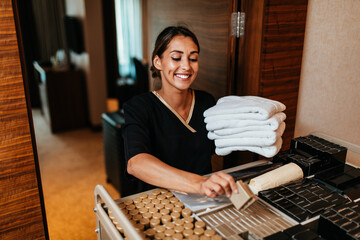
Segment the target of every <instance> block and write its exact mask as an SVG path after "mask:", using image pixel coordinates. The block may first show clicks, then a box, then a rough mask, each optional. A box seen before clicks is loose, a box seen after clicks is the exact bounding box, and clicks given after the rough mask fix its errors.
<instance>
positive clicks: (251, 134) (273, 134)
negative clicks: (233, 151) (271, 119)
mask: <svg viewBox="0 0 360 240" xmlns="http://www.w3.org/2000/svg"><path fill="white" fill-rule="evenodd" d="M285 126H286V124H285V122H282V123H281V124H280V125H279V128H278V129H276V130H275V131H271V130H269V131H244V132H240V133H234V134H232V133H230V131H229V134H225V135H224V134H223V135H219V134H217V131H221V130H217V131H210V132H208V135H207V136H208V138H209V139H210V140H216V139H228V138H256V139H258V138H268V139H278V138H279V137H281V136H282V135H283V133H284V131H285ZM223 130H225V129H223Z"/></svg>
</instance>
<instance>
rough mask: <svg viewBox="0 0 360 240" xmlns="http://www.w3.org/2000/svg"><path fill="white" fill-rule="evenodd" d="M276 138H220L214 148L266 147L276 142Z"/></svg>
mask: <svg viewBox="0 0 360 240" xmlns="http://www.w3.org/2000/svg"><path fill="white" fill-rule="evenodd" d="M276 140H277V138H276V136H274V137H272V138H252V137H248V138H221V139H216V140H215V146H216V147H219V148H224V147H236V146H255V147H268V146H271V145H273V144H274V143H275V142H276Z"/></svg>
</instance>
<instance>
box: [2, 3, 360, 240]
mask: <svg viewBox="0 0 360 240" xmlns="http://www.w3.org/2000/svg"><path fill="white" fill-rule="evenodd" d="M236 12H245V23H244V24H245V25H244V32H242V33H240V34H239V35H241V36H236V29H235V33H233V34H232V31H233V30H232V25H231V20H232V18H231V16H232V14H233V13H236ZM359 12H360V2H359V1H357V0H346V1H343V0H332V1H319V0H256V1H254V0H217V1H202V0H191V1H190V0H182V1H168V0H136V1H135V0H134V1H126V0H113V1H111V0H108V1H101V0H55V1H46V0H31V1H27V0H0V49H1V50H0V82H1V83H0V109H1V110H0V122H1V124H0V126H1V137H0V139H1V141H0V146H1V151H0V186H1V187H0V188H1V191H0V210H1V211H0V212H1V213H0V239H49V238H50V239H96V238H97V234H96V233H95V231H94V230H95V228H96V220H95V215H94V212H93V208H94V188H95V186H96V185H97V184H101V185H104V187H105V188H106V190H107V191H108V192H109V194H110V195H111V197H112V198H114V199H118V198H120V197H121V190H120V189H121V188H123V187H124V186H122V185H121V184H122V183H121V182H119V179H118V178H116V177H115V178H116V180H114V179H113V178H112V177H113V175H114V174H115V175H116V174H122V173H120V171H119V170H116V171H115V172H112V173H110V172H111V169H110V168H111V166H109V164H114V163H106V159H105V156H106V154H110V155H111V154H118V152H115V153H114V152H111V151H113V150H109V146H114V147H115V148H116V147H117V144H118V143H117V142H116V137H115V138H111V139H110V140H109V136H108V135H107V134H109V135H111V134H116V131H117V130H118V129H116V128H119V126H118V125H117V124H119V123H121V121H122V119H120V120H119V119H118V117H119V116H121V115H116V116H115V115H112V114H111V113H113V112H117V111H120V110H121V107H122V104H123V103H124V102H125V101H126V100H128V99H129V98H131V97H132V96H134V95H136V94H139V93H142V92H146V91H150V90H153V89H154V88H155V87H156V86H154V82H153V80H152V79H151V77H150V74H149V66H150V65H151V51H152V48H153V46H154V42H155V38H156V36H157V35H158V33H159V32H160V31H161V30H162V29H163V28H164V27H166V26H169V25H178V24H182V25H186V26H188V27H189V28H190V29H192V30H193V31H194V32H195V34H196V35H197V36H198V39H199V42H200V46H201V54H200V60H199V61H200V70H199V74H198V77H197V80H196V81H195V83H194V84H193V88H195V89H202V90H205V91H208V92H209V93H211V94H212V95H213V96H214V97H215V98H216V99H219V98H220V97H223V96H226V95H239V96H243V95H255V96H261V97H265V98H270V99H273V100H278V101H280V102H282V103H284V104H285V105H286V110H285V113H286V115H287V119H286V121H285V122H286V130H285V132H284V134H283V139H284V143H283V147H282V149H288V148H289V147H290V143H291V139H293V138H296V137H299V136H306V135H308V134H311V133H314V132H321V133H324V134H327V135H330V136H333V137H336V138H339V139H342V140H344V141H347V142H349V143H352V144H354V145H360V128H359V121H360V108H359V106H360V94H359V92H360V81H359V76H360V68H359V67H358V63H359V62H360V44H359V42H360V15H359ZM233 16H234V15H233ZM234 35H235V36H234ZM117 121H118V122H117ZM109 124H110V125H109ZM109 127H110V128H114V129H115V130H113V132H111V130H109V129H108V128H109ZM106 130H107V131H110V132H106ZM106 148H107V149H106ZM109 151H110V152H111V153H109ZM121 153H122V152H120V154H121ZM258 159H261V156H259V155H256V154H253V153H249V152H237V153H232V154H230V155H228V156H225V157H219V156H218V157H214V158H213V159H212V160H213V171H218V170H221V169H225V168H229V167H233V166H237V165H239V164H244V163H247V162H250V161H254V160H258ZM346 162H347V163H350V164H352V165H354V166H357V167H359V166H360V153H355V152H351V151H349V152H348V154H347V158H346ZM117 164H118V163H116V164H115V165H114V166H115V167H118V165H117ZM107 168H108V169H107ZM109 174H113V175H112V176H110V175H109ZM120 180H121V179H120ZM115 181H117V182H115Z"/></svg>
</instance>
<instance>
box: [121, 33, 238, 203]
mask: <svg viewBox="0 0 360 240" xmlns="http://www.w3.org/2000/svg"><path fill="white" fill-rule="evenodd" d="M199 49H200V47H199V43H198V41H197V38H196V36H195V35H194V34H193V33H192V32H191V31H190V30H189V29H187V28H185V27H175V26H171V27H167V28H165V29H164V30H163V31H162V32H161V33H160V34H159V36H158V38H157V40H156V42H155V48H154V52H153V55H152V56H153V59H152V62H153V66H152V68H151V69H152V71H153V76H154V77H157V78H160V79H161V83H162V86H161V88H160V89H158V90H156V91H153V92H152V93H151V92H148V93H145V94H142V95H139V96H137V97H134V98H133V99H131V100H130V101H129V102H127V103H125V105H124V112H125V126H124V127H123V136H124V141H125V158H126V160H127V161H128V162H127V171H128V173H129V174H130V175H133V176H135V177H136V178H138V179H140V180H141V181H140V180H135V179H134V180H135V181H138V183H139V185H142V186H141V187H139V189H140V190H142V191H144V190H147V189H150V188H153V187H154V186H158V187H163V188H168V189H173V190H179V191H183V192H189V193H200V194H203V195H206V196H208V197H216V196H218V195H223V194H226V195H228V196H229V195H230V194H231V192H232V191H237V188H236V185H235V182H234V179H233V178H232V177H231V176H230V175H228V174H225V173H222V172H218V173H215V174H213V175H211V176H210V177H203V176H202V175H205V174H209V173H211V155H212V154H213V153H214V145H213V142H212V141H210V140H209V139H207V131H206V128H205V123H204V117H203V112H204V111H205V110H206V109H208V108H209V107H211V106H213V105H214V104H215V99H214V98H213V96H211V95H210V94H209V93H207V92H204V91H199V90H193V89H191V88H190V85H191V84H192V83H193V82H194V81H195V79H196V76H197V73H198V70H199V62H198V57H199ZM129 177H131V176H129Z"/></svg>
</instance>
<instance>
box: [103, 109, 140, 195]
mask: <svg viewBox="0 0 360 240" xmlns="http://www.w3.org/2000/svg"><path fill="white" fill-rule="evenodd" d="M102 123H103V138H104V153H105V169H106V175H107V182H108V183H111V184H112V185H113V186H114V187H115V188H116V189H117V190H118V191H119V193H120V195H121V197H125V196H128V195H132V194H135V193H137V184H136V183H135V182H132V181H130V180H129V179H128V178H126V176H125V171H126V162H125V153H124V141H123V138H122V135H121V126H122V125H123V124H124V123H125V118H124V115H123V113H121V112H120V111H118V112H113V113H104V114H103V115H102Z"/></svg>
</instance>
